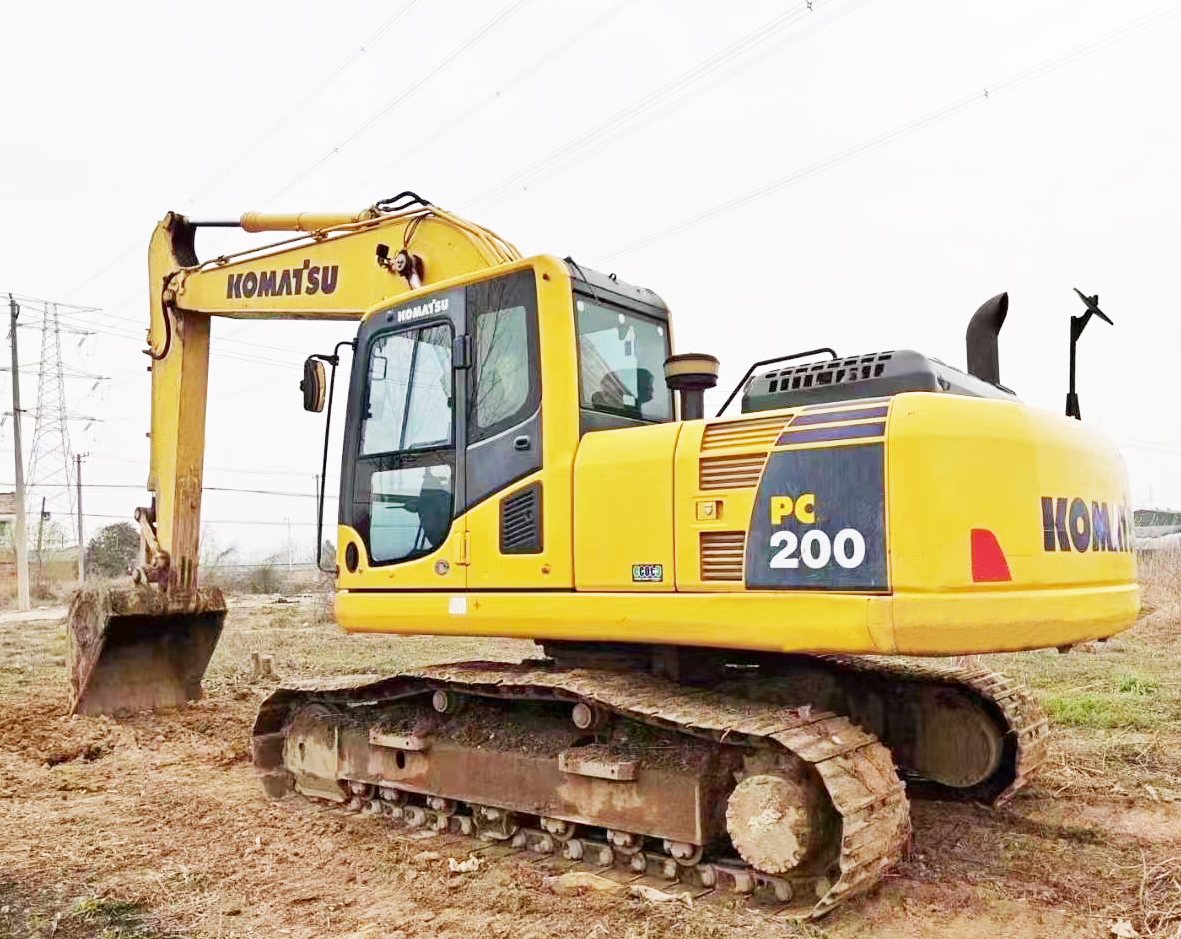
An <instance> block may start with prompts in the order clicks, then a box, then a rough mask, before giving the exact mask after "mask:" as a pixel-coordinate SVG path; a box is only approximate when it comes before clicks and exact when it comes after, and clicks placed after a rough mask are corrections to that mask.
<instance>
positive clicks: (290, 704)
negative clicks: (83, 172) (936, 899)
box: [253, 663, 910, 917]
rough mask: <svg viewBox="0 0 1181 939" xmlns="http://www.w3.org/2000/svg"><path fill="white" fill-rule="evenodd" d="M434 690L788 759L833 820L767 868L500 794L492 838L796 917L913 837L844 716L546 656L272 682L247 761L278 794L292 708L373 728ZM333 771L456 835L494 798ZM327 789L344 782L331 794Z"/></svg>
mask: <svg viewBox="0 0 1181 939" xmlns="http://www.w3.org/2000/svg"><path fill="white" fill-rule="evenodd" d="M435 692H445V693H453V694H460V695H462V696H464V698H465V699H466V700H469V701H474V702H476V703H474V704H472V705H470V707H471V708H474V709H478V708H479V707H480V704H479V702H480V701H485V702H494V701H501V702H505V701H513V702H533V703H537V704H542V703H551V704H552V703H555V702H560V703H563V704H566V705H576V704H579V703H581V704H585V705H587V706H588V707H591V708H593V709H595V710H596V711H599V712H605V713H609V714H611V715H613V716H614V717H615V718H617V719H623V720H625V721H628V722H633V723H635V724H640V725H645V726H647V727H650V728H655V729H657V730H659V731H660V732H663V733H666V734H668V733H671V734H675V735H676V736H677V737H678V738H683V739H686V740H694V741H699V742H702V741H704V742H708V743H709V744H710V745H712V746H713V747H715V748H718V750H719V752H721V750H722V749H727V750H728V751H729V750H735V751H741V752H744V753H764V754H767V755H769V757H770V758H773V759H790V760H793V761H796V762H798V763H799V764H800V765H801V766H804V767H806V769H807V771H808V772H809V773H812V774H814V776H810V777H809V778H815V779H817V780H819V782H820V785H821V786H822V787H823V796H824V798H826V799H827V802H828V805H829V808H830V810H831V813H832V814H833V816H834V817H835V818H836V819H837V820H838V823H839V824H838V825H837V828H836V830H835V831H834V832H832V837H831V838H826V841H825V848H824V850H823V851H820V852H818V853H817V856H816V857H814V858H813V859H812V860H811V862H810V863H809V864H808V865H806V868H803V869H799V870H792V871H789V872H788V873H787V874H785V875H783V876H776V875H774V874H769V873H766V872H763V871H760V870H757V869H756V868H754V867H752V866H751V865H749V864H747V863H745V862H744V861H743V860H742V859H741V858H740V857H739V856H738V855H737V853H735V852H734V850H733V848H731V847H730V846H729V844H728V843H726V844H724V845H722V844H710V845H705V846H703V850H704V853H703V854H700V855H698V856H694V857H691V858H686V857H684V855H683V853H682V856H681V857H680V858H679V859H678V857H675V856H673V854H675V852H674V851H671V849H670V847H669V845H668V844H667V843H665V844H663V845H662V844H661V843H660V841H659V840H658V839H654V838H651V837H646V836H644V835H643V834H638V833H637V834H635V835H634V837H633V836H631V835H629V834H628V833H626V832H625V833H622V834H623V839H624V840H627V841H628V842H629V843H628V846H627V850H626V851H625V850H624V847H623V845H622V844H620V833H619V832H615V833H614V834H613V835H608V833H606V832H605V831H604V829H603V828H601V827H596V826H594V825H587V824H580V825H579V826H578V828H577V831H576V832H574V834H573V836H571V833H570V832H566V833H564V834H565V837H562V838H559V837H555V836H554V835H553V834H552V833H551V832H550V831H549V830H547V829H546V827H545V825H546V820H545V819H543V818H542V817H541V816H529V815H528V814H527V813H522V812H521V811H520V810H519V808H515V809H514V808H511V801H510V800H509V799H508V798H507V796H506V799H505V805H506V806H510V807H509V808H505V809H504V810H503V814H504V816H507V814H508V813H509V812H511V813H512V815H513V820H514V824H513V826H512V827H511V829H510V828H508V827H504V828H502V829H501V830H499V831H498V832H495V833H490V832H488V831H486V830H485V831H484V832H483V834H484V836H485V838H486V839H488V838H492V839H494V840H497V841H499V842H500V843H501V847H502V848H505V847H507V848H511V849H514V850H531V851H535V852H538V853H542V854H545V853H551V854H560V855H561V856H562V857H563V858H564V859H565V860H567V861H569V862H571V863H581V864H583V865H586V866H590V867H592V868H596V867H597V868H602V869H615V868H618V869H621V870H623V871H626V872H629V875H630V876H632V877H637V876H647V877H655V878H658V879H659V880H662V881H667V882H669V883H677V884H682V885H685V887H684V889H697V890H727V889H728V890H733V891H736V892H738V893H743V894H753V895H755V896H757V897H759V898H760V899H762V900H764V901H766V902H768V903H772V904H776V905H778V906H780V907H781V908H782V909H783V910H784V911H786V912H790V913H792V914H794V915H798V916H806V917H816V916H820V915H823V914H824V913H827V912H829V911H830V910H832V909H833V908H834V907H835V906H837V905H838V904H839V903H841V902H842V901H844V900H846V899H848V898H849V897H852V896H855V895H856V894H858V893H860V892H863V891H865V890H867V889H869V888H870V887H872V886H873V885H874V884H875V883H877V881H878V880H879V879H880V877H881V876H882V874H883V872H884V871H885V870H887V869H888V868H889V867H890V866H891V865H893V864H894V863H895V862H896V861H897V860H898V859H899V857H900V855H901V853H902V850H903V848H904V846H905V844H906V842H907V839H908V837H909V832H910V826H909V813H908V804H907V799H906V795H905V791H904V786H903V783H902V782H901V781H900V780H899V779H898V776H897V774H896V772H895V769H894V764H893V760H892V758H891V756H890V753H889V751H888V750H887V749H886V748H885V747H884V746H882V745H881V744H880V743H879V742H878V740H877V738H876V737H875V736H874V735H872V734H869V733H866V732H864V731H862V730H861V729H860V728H858V727H857V726H855V725H854V724H853V723H852V722H850V721H849V720H848V719H846V718H843V717H839V716H836V715H834V714H831V713H827V712H822V711H819V710H817V711H813V710H812V709H810V708H807V707H803V708H794V709H793V708H785V707H783V706H781V705H775V704H767V703H760V702H757V701H751V700H745V699H742V698H739V697H735V696H731V695H726V694H720V693H717V692H713V691H707V690H698V689H693V688H686V687H684V686H682V685H677V684H674V683H672V682H669V681H667V680H664V679H661V678H658V677H655V676H652V675H648V674H643V673H628V672H613V671H606V670H595V669H560V668H556V667H554V666H552V665H551V664H548V663H524V664H521V665H506V664H496V663H463V664H458V665H445V666H432V667H426V668H418V669H411V670H408V671H406V672H404V673H403V674H400V675H397V676H393V677H389V678H383V679H380V680H377V681H374V680H373V679H372V678H371V677H368V676H365V677H361V678H347V679H338V680H335V681H328V682H316V683H308V684H301V685H298V686H295V687H291V688H281V689H279V690H278V691H276V692H275V693H274V694H273V695H271V697H270V698H268V699H267V700H266V701H265V702H264V703H263V705H262V708H261V709H260V711H259V715H258V718H257V721H256V724H255V730H254V740H253V750H254V760H255V765H256V767H257V769H258V771H259V774H260V776H261V777H262V782H263V785H264V788H265V789H266V791H267V793H268V794H269V795H271V796H272V797H280V796H282V795H285V794H286V793H288V792H290V791H292V789H293V788H294V787H295V786H296V779H295V775H294V774H293V773H292V772H291V770H290V768H289V766H288V765H287V762H285V760H289V759H290V758H289V757H285V752H286V753H289V752H290V750H289V749H288V748H287V736H288V733H289V731H290V729H291V727H292V725H293V720H294V717H295V716H296V714H297V713H300V712H301V709H307V708H308V707H309V706H318V707H319V708H321V709H322V710H323V713H324V714H326V715H329V716H330V717H329V718H326V719H332V720H337V719H339V720H342V721H343V720H348V719H350V715H351V719H352V720H354V722H364V721H368V722H369V724H368V725H367V726H370V727H372V726H374V724H373V721H375V720H378V721H379V720H381V719H383V715H395V714H397V713H398V711H399V709H405V708H408V707H410V706H411V703H412V702H415V701H417V702H419V703H420V704H421V702H422V701H423V700H424V699H429V698H430V696H431V695H434V694H435ZM304 713H306V710H305V711H304ZM331 715H338V716H339V717H331ZM336 739H337V740H339V739H340V738H339V737H337V738H336ZM325 772H328V771H327V770H326V771H325ZM335 777H336V778H334V779H331V780H328V779H326V780H324V783H325V784H327V786H328V788H327V789H325V790H324V792H325V793H326V795H327V797H329V798H334V800H335V801H342V800H343V799H345V798H346V797H349V798H351V799H352V800H353V805H354V807H367V808H368V809H369V810H371V811H379V812H382V813H384V814H386V815H388V816H390V817H391V818H394V819H396V820H398V821H400V822H402V823H405V824H410V825H413V826H414V827H431V828H434V829H435V830H437V831H440V832H449V833H452V834H453V835H458V836H464V837H470V836H475V835H477V834H479V833H480V828H481V825H480V819H481V818H482V817H483V814H482V813H485V812H486V810H487V809H488V808H489V807H490V806H491V803H489V802H488V801H487V800H485V801H483V802H482V803H481V804H473V803H467V802H464V801H462V800H459V799H456V798H455V797H454V794H453V793H450V792H442V793H429V792H422V791H421V790H418V791H414V792H405V791H402V790H398V789H397V785H396V783H391V782H389V781H387V780H383V779H382V778H380V777H379V776H375V775H374V774H373V773H372V772H370V773H357V772H351V773H350V772H337V773H336V774H335ZM333 786H339V787H340V788H339V790H338V791H339V793H340V795H339V796H338V797H337V796H335V795H334V793H333V791H332V788H331V787H333ZM502 817H503V816H502ZM572 831H573V829H572ZM472 847H473V849H477V848H479V849H481V850H485V849H488V847H489V846H488V842H487V841H486V840H485V841H477V840H473V842H472Z"/></svg>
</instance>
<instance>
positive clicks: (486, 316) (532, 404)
mask: <svg viewBox="0 0 1181 939" xmlns="http://www.w3.org/2000/svg"><path fill="white" fill-rule="evenodd" d="M535 290H536V288H535V286H534V280H533V271H532V270H526V271H519V272H518V273H516V274H511V275H509V276H508V277H503V278H500V279H498V280H495V281H491V282H488V283H484V284H477V285H475V286H474V287H471V288H469V291H468V309H469V310H470V311H471V334H472V360H473V361H472V372H471V379H470V384H469V389H468V444H469V445H470V444H473V443H477V442H478V441H480V440H484V439H486V438H488V437H493V436H495V435H496V434H499V433H501V432H502V431H505V430H508V429H509V428H510V427H514V426H516V425H517V424H520V423H521V422H522V421H523V420H525V419H526V418H528V417H529V416H530V415H531V414H533V412H534V411H536V410H537V408H538V405H539V404H540V396H541V387H540V385H541V383H540V380H539V374H540V365H539V363H538V348H537V300H536V293H535Z"/></svg>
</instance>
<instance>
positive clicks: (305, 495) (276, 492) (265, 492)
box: [0, 454, 337, 499]
mask: <svg viewBox="0 0 1181 939" xmlns="http://www.w3.org/2000/svg"><path fill="white" fill-rule="evenodd" d="M86 455H87V456H90V454H86ZM13 485H15V484H14V483H0V486H13ZM66 485H70V484H69V483H42V485H41V487H40V488H47V487H55V486H66ZM82 488H83V489H137V490H139V491H140V492H146V491H147V490H146V489H145V487H143V486H141V485H139V484H138V483H83V484H82ZM201 491H202V492H241V493H248V494H250V495H258V496H285V497H288V498H298V499H315V498H316V494H315V493H314V492H295V491H291V490H281V489H243V488H240V487H238V486H202V487H201ZM324 497H325V498H327V499H335V498H337V497H336V496H334V495H332V494H331V493H325V494H324Z"/></svg>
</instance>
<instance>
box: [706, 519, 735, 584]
mask: <svg viewBox="0 0 1181 939" xmlns="http://www.w3.org/2000/svg"><path fill="white" fill-rule="evenodd" d="M698 546H699V548H700V554H701V579H702V580H703V581H710V582H717V581H729V582H735V581H737V582H741V581H742V556H743V554H744V553H745V551H746V535H745V533H744V532H740V531H703V532H702V533H701V536H700V541H699V544H698Z"/></svg>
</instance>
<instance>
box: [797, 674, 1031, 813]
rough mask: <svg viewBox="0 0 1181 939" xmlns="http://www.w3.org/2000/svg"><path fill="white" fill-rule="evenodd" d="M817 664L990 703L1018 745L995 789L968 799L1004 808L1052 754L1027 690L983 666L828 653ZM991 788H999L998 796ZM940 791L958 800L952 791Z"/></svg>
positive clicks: (1009, 753) (999, 774) (1009, 751)
mask: <svg viewBox="0 0 1181 939" xmlns="http://www.w3.org/2000/svg"><path fill="white" fill-rule="evenodd" d="M818 660H819V661H822V662H827V663H829V664H831V665H835V666H837V667H838V668H840V669H841V670H843V671H846V672H855V673H857V674H859V675H872V676H875V677H876V678H877V679H878V680H885V681H905V682H909V683H914V684H932V683H937V684H943V685H951V686H954V687H957V688H960V689H962V690H965V691H967V692H969V693H971V694H973V695H975V696H976V697H978V698H980V699H982V700H984V701H986V702H988V703H989V704H991V705H992V706H993V707H994V708H995V711H996V712H997V713H998V714H999V716H1000V717H1001V718H1002V720H1004V722H1005V725H1006V726H1005V728H1004V736H1005V737H1006V738H1008V739H1011V740H1012V741H1013V744H1014V745H1013V746H1012V748H1011V749H1006V751H1005V756H1006V763H1005V764H1004V765H1002V766H1001V767H1000V768H998V770H997V772H996V773H994V778H996V779H997V780H998V782H997V783H995V784H994V785H992V786H991V787H987V784H985V785H986V787H987V788H985V789H983V790H982V789H981V787H972V788H971V789H969V790H968V791H967V792H966V793H964V794H962V795H961V797H963V798H978V797H981V796H982V795H983V797H984V798H985V800H986V801H988V802H990V803H991V804H993V805H1003V804H1004V803H1006V802H1008V801H1009V800H1010V799H1012V798H1013V796H1014V795H1015V794H1016V793H1017V791H1018V790H1020V789H1021V788H1022V787H1023V786H1025V785H1026V784H1027V783H1028V782H1029V780H1030V778H1031V777H1032V776H1033V775H1034V774H1035V773H1036V772H1037V770H1038V768H1039V767H1040V766H1041V765H1042V764H1043V763H1044V762H1045V761H1046V758H1047V756H1048V755H1049V743H1050V722H1049V718H1047V717H1046V714H1045V712H1044V711H1043V710H1042V709H1041V707H1040V706H1039V705H1038V704H1037V702H1036V701H1034V700H1033V698H1032V697H1030V695H1029V693H1028V692H1027V691H1026V690H1025V689H1024V688H1022V687H1020V686H1019V685H1017V684H1016V683H1015V682H1013V681H1011V680H1010V679H1009V678H1007V677H1006V676H1005V675H1003V674H1001V673H1000V672H996V671H993V670H992V669H989V668H984V667H983V666H977V667H966V666H961V665H945V664H942V663H939V662H927V661H916V660H914V659H903V658H894V657H887V656H880V657H879V656H872V657H870V656H842V655H826V656H819V657H818ZM998 786H1000V787H1001V788H999V789H998V788H997V787H998ZM992 789H996V790H997V791H996V792H995V794H994V793H992V792H991V790H992ZM941 792H942V793H943V794H944V795H948V796H952V797H954V796H956V792H955V790H953V789H949V788H948V789H945V790H941Z"/></svg>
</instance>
